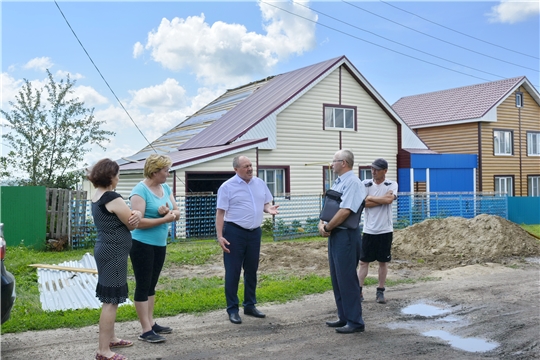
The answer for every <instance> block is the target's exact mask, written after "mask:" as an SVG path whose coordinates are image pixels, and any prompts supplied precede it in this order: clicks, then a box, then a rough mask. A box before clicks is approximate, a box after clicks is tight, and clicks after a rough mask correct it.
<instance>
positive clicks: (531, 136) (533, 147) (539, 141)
mask: <svg viewBox="0 0 540 360" xmlns="http://www.w3.org/2000/svg"><path fill="white" fill-rule="evenodd" d="M527 156H540V132H534V131H527Z"/></svg>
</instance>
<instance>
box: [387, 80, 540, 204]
mask: <svg viewBox="0 0 540 360" xmlns="http://www.w3.org/2000/svg"><path fill="white" fill-rule="evenodd" d="M392 107H393V109H394V110H395V111H396V112H397V113H398V114H399V116H400V117H401V118H402V119H403V120H404V121H405V122H406V123H407V124H408V125H409V127H410V128H412V129H413V130H414V131H415V132H416V134H417V135H418V136H419V137H420V138H421V139H422V141H424V143H426V145H428V146H429V148H430V149H431V150H434V151H437V152H441V153H454V154H477V155H478V172H477V175H478V181H477V190H478V191H495V192H501V193H506V194H508V195H510V196H540V94H539V92H538V90H537V89H536V88H534V86H532V85H531V83H530V82H529V80H527V78H525V77H517V78H512V79H505V80H500V81H494V82H489V83H484V84H479V85H473V86H466V87H462V88H457V89H450V90H444V91H438V92H434V93H428V94H421V95H415V96H408V97H404V98H401V99H399V100H398V101H397V102H396V103H395V104H394V105H393V106H392Z"/></svg>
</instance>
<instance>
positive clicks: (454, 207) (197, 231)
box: [71, 192, 508, 248]
mask: <svg viewBox="0 0 540 360" xmlns="http://www.w3.org/2000/svg"><path fill="white" fill-rule="evenodd" d="M177 203H178V207H179V208H180V213H181V217H180V219H179V220H178V221H176V222H174V223H172V227H171V229H174V231H171V232H170V235H171V241H173V242H177V241H190V240H194V239H211V238H214V237H215V236H216V231H215V210H216V195H196V196H195V195H190V196H180V197H177ZM274 203H275V204H278V205H279V215H276V216H273V217H270V216H267V217H266V220H265V221H266V222H270V226H271V227H272V228H273V236H274V240H276V241H277V240H286V239H295V238H301V237H306V236H317V235H318V234H319V233H318V229H317V224H318V223H319V214H320V212H321V209H322V203H323V195H321V194H303V195H302V194H300V195H294V194H291V195H289V196H276V197H274ZM128 204H129V203H128ZM77 206H78V207H82V208H84V209H86V211H82V210H81V209H79V211H77V212H75V211H74V214H79V215H77V218H75V217H74V216H72V223H71V228H72V231H71V245H72V247H73V248H82V247H90V246H93V244H94V243H95V240H96V229H95V225H94V223H93V219H92V216H91V202H90V201H89V200H74V204H73V208H75V207H77ZM393 213H394V228H396V229H400V228H405V227H407V226H410V225H413V224H415V223H418V222H422V221H424V220H425V219H428V218H446V217H450V216H459V217H464V218H473V217H475V216H477V215H479V214H489V215H497V216H500V217H502V218H505V219H508V201H507V197H506V196H505V195H500V194H494V193H472V192H471V193H464V192H460V193H398V196H397V200H396V201H394V203H393ZM362 224H363V217H362V218H361V221H360V226H362ZM173 234H174V236H173Z"/></svg>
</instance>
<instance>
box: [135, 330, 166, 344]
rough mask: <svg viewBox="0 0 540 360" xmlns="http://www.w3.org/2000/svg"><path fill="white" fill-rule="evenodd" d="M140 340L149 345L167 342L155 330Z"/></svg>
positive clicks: (145, 334) (143, 335)
mask: <svg viewBox="0 0 540 360" xmlns="http://www.w3.org/2000/svg"><path fill="white" fill-rule="evenodd" d="M138 339H139V340H141V341H146V342H149V343H160V342H164V341H165V340H166V339H165V338H164V337H163V336H161V335H158V334H156V333H155V332H154V330H150V331H147V332H145V333H144V334H141V335H139V338H138Z"/></svg>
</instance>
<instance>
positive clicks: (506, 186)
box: [495, 176, 514, 196]
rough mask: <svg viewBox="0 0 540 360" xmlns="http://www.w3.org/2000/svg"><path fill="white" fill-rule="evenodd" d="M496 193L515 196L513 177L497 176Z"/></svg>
mask: <svg viewBox="0 0 540 360" xmlns="http://www.w3.org/2000/svg"><path fill="white" fill-rule="evenodd" d="M495 193H497V194H500V195H502V194H504V195H507V196H513V194H514V179H513V178H512V177H511V176H495Z"/></svg>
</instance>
